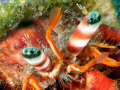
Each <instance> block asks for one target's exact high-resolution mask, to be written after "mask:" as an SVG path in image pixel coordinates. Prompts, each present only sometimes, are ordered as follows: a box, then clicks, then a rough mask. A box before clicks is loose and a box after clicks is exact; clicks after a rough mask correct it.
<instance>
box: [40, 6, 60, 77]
mask: <svg viewBox="0 0 120 90" xmlns="http://www.w3.org/2000/svg"><path fill="white" fill-rule="evenodd" d="M60 14H61V10H60V8H59V7H54V8H53V10H52V11H51V14H50V22H49V26H48V28H47V30H46V39H47V41H48V43H49V44H50V47H51V48H52V50H53V52H54V53H55V55H56V56H57V58H58V61H57V62H56V63H55V66H54V68H53V71H52V72H39V74H41V75H42V76H48V77H50V78H54V77H56V78H57V77H59V75H58V73H59V71H60V69H61V66H62V55H61V52H60V51H59V50H58V48H57V47H56V45H55V43H54V41H53V39H52V35H51V33H52V30H53V29H54V27H55V26H56V24H57V22H58V20H59V18H60Z"/></svg>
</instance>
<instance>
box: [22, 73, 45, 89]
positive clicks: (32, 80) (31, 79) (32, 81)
mask: <svg viewBox="0 0 120 90" xmlns="http://www.w3.org/2000/svg"><path fill="white" fill-rule="evenodd" d="M27 84H28V85H30V86H31V87H33V88H34V89H35V90H44V89H43V88H42V87H40V86H39V83H38V81H37V79H36V78H35V77H34V76H33V75H30V76H29V77H28V78H26V79H24V81H23V89H22V90H26V86H27Z"/></svg>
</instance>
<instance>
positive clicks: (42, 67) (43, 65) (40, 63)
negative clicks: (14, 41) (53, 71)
mask: <svg viewBox="0 0 120 90" xmlns="http://www.w3.org/2000/svg"><path fill="white" fill-rule="evenodd" d="M22 55H23V57H24V58H25V60H26V61H27V62H28V63H29V64H30V65H32V66H34V67H35V68H36V69H37V70H38V71H48V70H49V69H50V68H51V61H50V59H49V58H48V57H47V56H46V55H45V54H44V52H43V51H41V50H40V49H39V48H37V47H27V48H24V49H23V52H22Z"/></svg>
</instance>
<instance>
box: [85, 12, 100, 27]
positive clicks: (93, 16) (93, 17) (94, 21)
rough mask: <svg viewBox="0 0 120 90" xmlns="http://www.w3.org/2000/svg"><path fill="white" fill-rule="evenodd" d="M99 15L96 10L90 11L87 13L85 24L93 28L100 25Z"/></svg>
mask: <svg viewBox="0 0 120 90" xmlns="http://www.w3.org/2000/svg"><path fill="white" fill-rule="evenodd" d="M100 21H101V15H100V14H99V13H98V12H96V11H91V12H90V14H89V15H88V19H87V24H88V26H89V27H91V28H94V27H97V26H99V25H100Z"/></svg>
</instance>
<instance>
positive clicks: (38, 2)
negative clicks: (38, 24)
mask: <svg viewBox="0 0 120 90" xmlns="http://www.w3.org/2000/svg"><path fill="white" fill-rule="evenodd" d="M4 1H7V2H4ZM74 1H75V0H0V37H1V36H2V35H3V34H4V33H5V32H6V31H7V30H12V29H14V28H15V27H16V26H18V24H19V23H20V22H21V21H24V20H26V21H27V20H30V19H33V18H35V17H37V16H41V15H43V13H44V12H46V10H47V9H48V8H49V7H50V5H53V4H54V5H55V4H58V5H61V4H62V3H66V4H68V5H71V4H72V3H73V2H74ZM2 2H4V3H2Z"/></svg>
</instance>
